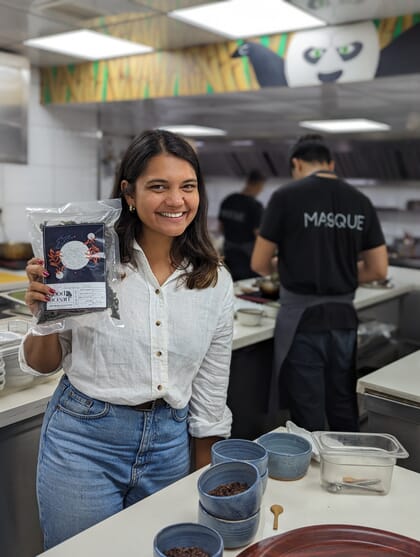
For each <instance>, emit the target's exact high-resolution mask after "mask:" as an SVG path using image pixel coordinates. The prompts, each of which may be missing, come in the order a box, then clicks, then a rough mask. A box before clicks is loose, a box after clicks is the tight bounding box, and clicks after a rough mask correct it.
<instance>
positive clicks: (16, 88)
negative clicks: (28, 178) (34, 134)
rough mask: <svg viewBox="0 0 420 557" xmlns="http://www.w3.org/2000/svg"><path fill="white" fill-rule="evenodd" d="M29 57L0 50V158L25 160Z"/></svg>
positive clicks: (22, 161)
mask: <svg viewBox="0 0 420 557" xmlns="http://www.w3.org/2000/svg"><path fill="white" fill-rule="evenodd" d="M29 75H30V69H29V61H28V60H27V59H26V58H24V57H23V56H18V55H16V54H9V53H8V52H0V162H14V163H26V162H27V158H28V156H27V135H28V122H27V119H28V103H29Z"/></svg>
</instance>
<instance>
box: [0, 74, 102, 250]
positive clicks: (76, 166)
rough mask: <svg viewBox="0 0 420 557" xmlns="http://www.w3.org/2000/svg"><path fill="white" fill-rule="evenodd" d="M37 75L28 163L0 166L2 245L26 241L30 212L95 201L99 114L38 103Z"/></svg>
mask: <svg viewBox="0 0 420 557" xmlns="http://www.w3.org/2000/svg"><path fill="white" fill-rule="evenodd" d="M39 79H40V78H39V72H38V71H37V70H36V69H32V70H31V92H30V105H29V110H28V163H27V164H4V163H3V164H2V163H0V208H2V215H1V217H2V219H3V225H4V227H3V229H2V228H0V241H4V240H8V241H17V242H19V241H23V242H24V241H28V240H29V225H28V220H27V217H26V212H25V208H26V207H51V206H61V205H64V204H66V203H68V202H70V201H91V200H95V199H97V174H98V173H97V149H98V138H97V133H96V132H97V123H96V111H95V110H92V109H85V108H78V107H65V106H63V107H59V106H55V107H45V106H42V105H41V104H40V103H39V89H40V85H39Z"/></svg>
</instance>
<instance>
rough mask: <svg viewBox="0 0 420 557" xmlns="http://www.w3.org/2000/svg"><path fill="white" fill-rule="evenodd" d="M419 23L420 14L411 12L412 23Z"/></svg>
mask: <svg viewBox="0 0 420 557" xmlns="http://www.w3.org/2000/svg"><path fill="white" fill-rule="evenodd" d="M417 23H420V14H413V25H417Z"/></svg>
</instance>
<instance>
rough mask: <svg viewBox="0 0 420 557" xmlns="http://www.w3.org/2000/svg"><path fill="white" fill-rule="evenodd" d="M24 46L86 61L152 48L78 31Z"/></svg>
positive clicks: (27, 42) (26, 43)
mask: <svg viewBox="0 0 420 557" xmlns="http://www.w3.org/2000/svg"><path fill="white" fill-rule="evenodd" d="M24 44H25V45H26V46H29V47H32V48H39V49H41V50H48V51H50V52H58V53H60V54H65V55H67V56H74V57H76V58H84V59H86V60H105V59H107V58H118V57H121V56H132V55H133V54H144V53H146V52H151V51H152V50H153V48H151V47H150V46H146V45H143V44H139V43H134V42H132V41H126V40H123V39H118V38H117V37H111V36H110V35H104V34H103V33H97V32H95V31H88V30H87V29H80V30H78V31H69V32H68V33H58V34H57V35H49V36H48V37H39V38H37V39H29V40H28V41H25V42H24Z"/></svg>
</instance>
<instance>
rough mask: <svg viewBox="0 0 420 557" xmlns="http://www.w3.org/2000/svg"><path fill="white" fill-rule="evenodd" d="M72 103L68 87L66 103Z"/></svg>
mask: <svg viewBox="0 0 420 557" xmlns="http://www.w3.org/2000/svg"><path fill="white" fill-rule="evenodd" d="M69 102H71V91H70V87H69V86H67V87H66V103H69Z"/></svg>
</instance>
